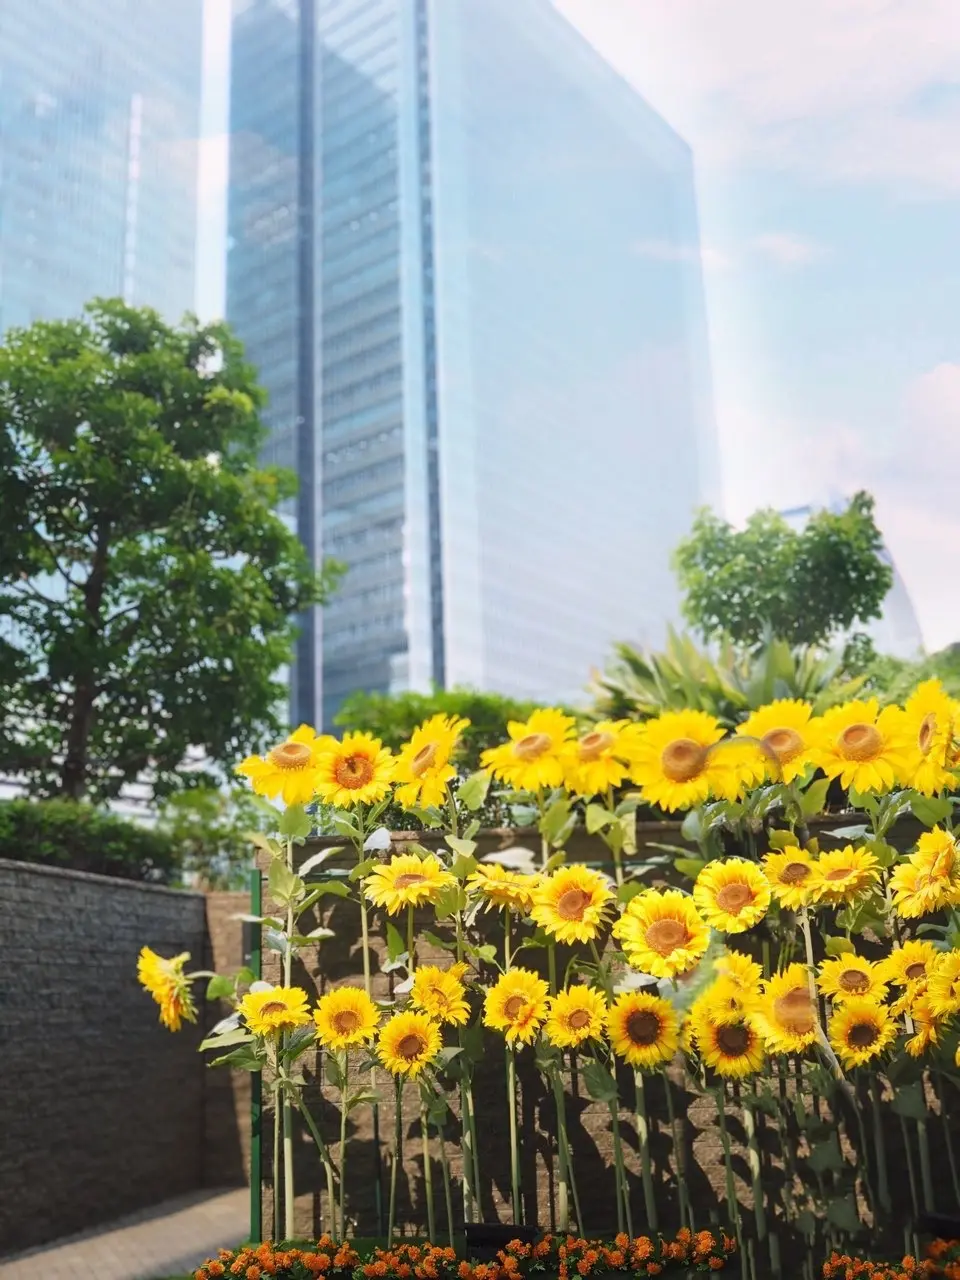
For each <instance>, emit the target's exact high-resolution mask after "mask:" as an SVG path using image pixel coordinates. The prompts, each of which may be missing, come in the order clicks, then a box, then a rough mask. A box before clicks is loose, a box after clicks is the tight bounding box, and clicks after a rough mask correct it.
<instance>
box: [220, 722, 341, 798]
mask: <svg viewBox="0 0 960 1280" xmlns="http://www.w3.org/2000/svg"><path fill="white" fill-rule="evenodd" d="M335 741H336V739H334V738H330V737H321V738H318V737H317V735H316V733H315V732H314V731H313V729H311V728H310V726H309V725H306V724H302V725H301V726H300V728H299V729H296V730H294V732H293V733H291V735H290V737H289V738H287V740H286V741H285V742H281V743H280V745H279V746H276V747H273V748H271V750H270V751H268V752H267V754H266V755H265V756H247V758H246V759H245V760H242V761H241V762H240V764H238V765H237V767H236V769H235V770H234V772H235V773H239V774H241V775H242V776H243V777H245V778H249V779H250V785H251V786H252V787H253V789H254V791H255V792H256V793H257V795H258V796H267V797H269V799H271V800H275V799H277V798H278V797H279V798H280V799H281V800H282V801H283V803H284V804H287V805H292V804H309V803H310V801H311V800H312V799H313V797H314V795H315V794H316V791H317V786H318V785H319V783H320V777H321V773H320V757H321V755H322V754H323V752H324V751H328V750H329V749H330V747H331V746H332V745H333V744H334V743H335Z"/></svg>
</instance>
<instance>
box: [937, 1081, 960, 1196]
mask: <svg viewBox="0 0 960 1280" xmlns="http://www.w3.org/2000/svg"><path fill="white" fill-rule="evenodd" d="M932 1079H933V1092H934V1095H935V1096H936V1099H937V1102H938V1103H939V1104H940V1123H941V1125H942V1126H943V1140H944V1143H945V1145H946V1148H947V1161H948V1162H949V1165H950V1180H951V1182H952V1183H953V1197H954V1201H955V1203H956V1205H957V1206H960V1177H958V1176H957V1157H956V1153H955V1151H954V1149H953V1135H952V1133H951V1129H950V1121H949V1120H948V1118H947V1104H946V1099H945V1098H944V1096H943V1089H944V1088H945V1087H949V1086H948V1085H944V1086H940V1087H938V1085H937V1078H936V1076H933V1077H932Z"/></svg>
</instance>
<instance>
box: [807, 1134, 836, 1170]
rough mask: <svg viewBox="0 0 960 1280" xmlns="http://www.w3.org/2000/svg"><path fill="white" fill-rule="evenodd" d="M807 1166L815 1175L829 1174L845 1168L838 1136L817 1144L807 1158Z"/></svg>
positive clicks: (834, 1135) (832, 1135)
mask: <svg viewBox="0 0 960 1280" xmlns="http://www.w3.org/2000/svg"><path fill="white" fill-rule="evenodd" d="M807 1164H809V1166H810V1168H811V1169H812V1170H813V1171H814V1173H827V1172H828V1171H831V1170H832V1171H836V1170H838V1169H842V1168H843V1155H842V1153H841V1151H840V1143H839V1142H838V1141H837V1137H836V1134H831V1135H830V1137H829V1138H827V1139H825V1140H824V1141H823V1142H818V1143H817V1145H816V1146H815V1147H814V1148H813V1150H812V1151H811V1152H810V1154H809V1156H808V1157H807Z"/></svg>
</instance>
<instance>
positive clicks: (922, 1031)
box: [903, 996, 947, 1058]
mask: <svg viewBox="0 0 960 1280" xmlns="http://www.w3.org/2000/svg"><path fill="white" fill-rule="evenodd" d="M910 1017H911V1018H912V1019H913V1035H912V1036H911V1037H910V1038H909V1040H907V1042H906V1044H905V1045H904V1046H903V1047H904V1048H905V1049H906V1051H907V1053H909V1054H910V1056H911V1058H920V1057H922V1056H923V1054H925V1053H926V1052H927V1050H928V1049H929V1048H930V1047H931V1046H932V1045H935V1044H939V1043H940V1033H941V1032H942V1031H943V1030H944V1027H945V1024H946V1022H947V1017H946V1015H944V1014H942V1013H935V1012H934V1009H933V1002H932V1001H931V999H930V997H929V996H918V997H917V999H916V1000H914V1002H913V1006H912V1007H911V1009H910Z"/></svg>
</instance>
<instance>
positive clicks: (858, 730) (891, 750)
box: [810, 698, 909, 792]
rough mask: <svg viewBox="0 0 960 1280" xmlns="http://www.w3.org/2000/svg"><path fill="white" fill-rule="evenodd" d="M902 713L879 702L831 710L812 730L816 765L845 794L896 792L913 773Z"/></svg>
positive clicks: (856, 703)
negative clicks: (849, 791) (850, 791)
mask: <svg viewBox="0 0 960 1280" xmlns="http://www.w3.org/2000/svg"><path fill="white" fill-rule="evenodd" d="M902 718H903V712H902V711H901V710H900V708H899V707H884V709H883V710H882V711H881V710H879V707H878V704H877V700H876V698H868V699H866V700H864V701H860V702H846V703H843V704H842V705H841V706H839V707H831V709H830V710H829V711H827V712H825V713H824V714H823V715H822V716H821V717H820V720H819V721H817V722H815V723H814V724H813V725H812V726H811V729H812V746H811V750H810V759H811V761H812V762H813V763H814V764H816V765H818V766H819V767H820V768H821V769H822V770H823V772H824V773H825V774H826V775H827V777H828V778H839V779H840V783H841V785H842V786H843V787H844V788H845V789H849V788H850V787H855V788H856V790H857V791H861V792H865V791H891V790H892V789H893V788H894V786H896V784H897V783H898V782H904V781H905V780H906V777H907V773H908V754H909V751H908V744H907V740H906V737H905V736H904V729H903V724H902Z"/></svg>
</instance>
